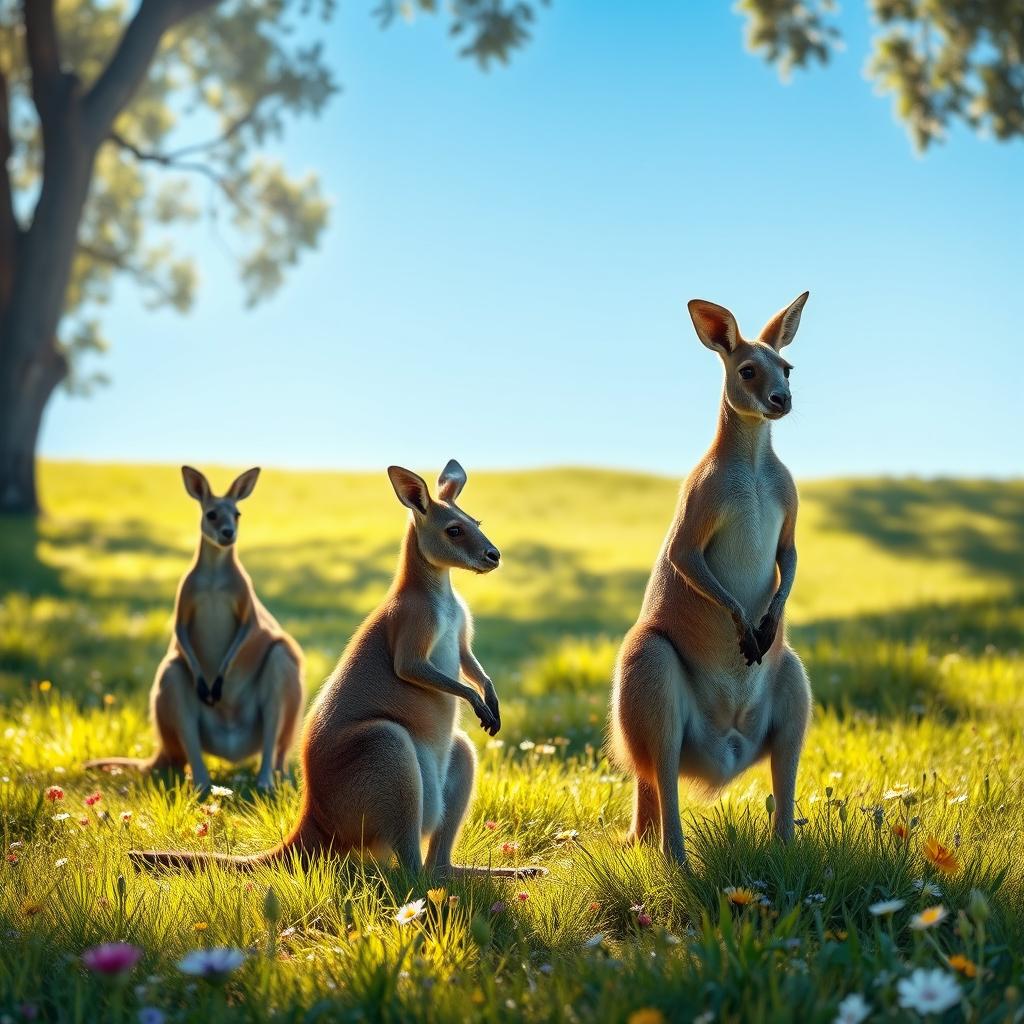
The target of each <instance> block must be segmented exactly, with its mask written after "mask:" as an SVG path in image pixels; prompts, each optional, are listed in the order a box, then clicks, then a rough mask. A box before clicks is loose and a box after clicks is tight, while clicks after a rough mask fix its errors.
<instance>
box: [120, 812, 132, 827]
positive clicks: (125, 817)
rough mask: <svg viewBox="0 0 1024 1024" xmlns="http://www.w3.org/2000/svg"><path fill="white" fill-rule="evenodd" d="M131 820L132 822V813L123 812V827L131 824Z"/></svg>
mask: <svg viewBox="0 0 1024 1024" xmlns="http://www.w3.org/2000/svg"><path fill="white" fill-rule="evenodd" d="M131 820H132V812H131V811H122V812H121V824H122V825H127V824H129V823H130V822H131Z"/></svg>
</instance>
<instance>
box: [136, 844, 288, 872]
mask: <svg viewBox="0 0 1024 1024" xmlns="http://www.w3.org/2000/svg"><path fill="white" fill-rule="evenodd" d="M291 848H292V844H291V843H282V844H281V845H280V846H275V847H274V848H273V849H272V850H265V851H264V852H263V853H251V854H249V855H248V856H234V855H232V854H230V853H207V852H205V851H199V852H193V851H191V850H129V851H128V858H129V860H131V862H132V864H133V865H135V867H136V868H150V869H153V868H179V869H181V870H184V871H205V870H207V869H208V868H210V867H212V866H213V865H215V864H216V865H219V866H220V867H224V868H233V869H234V870H235V871H252V870H254V869H255V868H258V867H260V866H262V865H264V864H273V863H274V862H275V861H279V860H282V859H283V858H284V857H286V856H287V855H288V852H289V851H290V850H291Z"/></svg>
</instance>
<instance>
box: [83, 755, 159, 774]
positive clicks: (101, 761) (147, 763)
mask: <svg viewBox="0 0 1024 1024" xmlns="http://www.w3.org/2000/svg"><path fill="white" fill-rule="evenodd" d="M173 764H174V762H173V761H171V759H170V758H169V757H168V756H167V755H166V754H165V753H163V751H160V750H158V751H157V752H156V753H155V754H153V755H152V756H150V757H97V758H95V759H94V760H92V761H86V762H85V764H84V765H82V767H83V768H86V769H90V768H99V769H103V770H107V769H110V768H121V769H127V770H128V771H135V772H152V771H157V770H158V769H160V768H170V767H172V766H173Z"/></svg>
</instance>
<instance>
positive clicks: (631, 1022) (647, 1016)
mask: <svg viewBox="0 0 1024 1024" xmlns="http://www.w3.org/2000/svg"><path fill="white" fill-rule="evenodd" d="M628 1024H665V1014H663V1013H662V1012H661V1010H656V1009H655V1008H654V1007H653V1006H645V1007H644V1008H643V1009H641V1010H634V1011H633V1012H632V1013H631V1014H630V1015H629V1018H628Z"/></svg>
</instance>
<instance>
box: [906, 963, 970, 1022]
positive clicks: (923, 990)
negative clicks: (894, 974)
mask: <svg viewBox="0 0 1024 1024" xmlns="http://www.w3.org/2000/svg"><path fill="white" fill-rule="evenodd" d="M896 989H897V991H898V992H899V999H900V1006H902V1007H903V1009H904V1010H914V1011H916V1012H917V1013H919V1014H921V1015H922V1016H924V1015H925V1014H927V1013H943V1012H944V1011H946V1010H948V1009H949V1008H950V1007H951V1006H956V1004H957V1003H959V1002H960V985H959V983H958V982H957V980H956V978H954V977H953V975H952V974H950V973H949V972H948V971H943V970H941V969H939V968H938V967H936V968H934V969H932V970H930V971H929V970H925V968H923V967H918V968H917V970H915V971H914V973H913V974H911V975H910V977H909V978H901V979H900V981H899V984H897V986H896Z"/></svg>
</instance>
